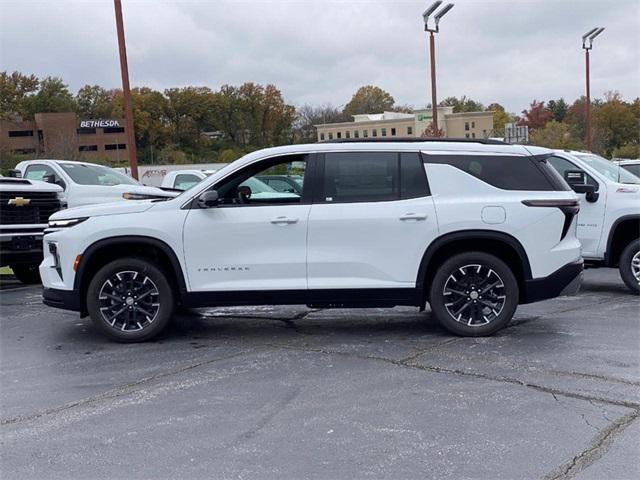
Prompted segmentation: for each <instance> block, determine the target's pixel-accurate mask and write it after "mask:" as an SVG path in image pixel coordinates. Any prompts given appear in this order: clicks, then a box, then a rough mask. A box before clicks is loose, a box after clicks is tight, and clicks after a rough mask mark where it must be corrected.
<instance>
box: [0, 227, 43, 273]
mask: <svg viewBox="0 0 640 480" xmlns="http://www.w3.org/2000/svg"><path fill="white" fill-rule="evenodd" d="M42 256H43V254H42V234H39V235H38V234H31V235H28V234H27V235H17V234H15V235H2V236H0V257H2V265H3V266H4V265H17V264H25V263H26V264H36V265H37V264H39V263H40V262H41V261H42Z"/></svg>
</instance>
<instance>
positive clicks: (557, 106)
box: [547, 98, 569, 122]
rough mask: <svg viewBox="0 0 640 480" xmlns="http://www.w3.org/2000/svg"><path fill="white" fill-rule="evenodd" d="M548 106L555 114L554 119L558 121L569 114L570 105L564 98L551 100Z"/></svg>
mask: <svg viewBox="0 0 640 480" xmlns="http://www.w3.org/2000/svg"><path fill="white" fill-rule="evenodd" d="M547 108H548V109H549V111H550V112H551V113H552V114H553V119H554V120H555V121H556V122H561V121H563V120H564V117H565V116H566V115H567V110H568V109H569V105H567V102H565V101H564V98H559V99H558V100H549V101H548V102H547Z"/></svg>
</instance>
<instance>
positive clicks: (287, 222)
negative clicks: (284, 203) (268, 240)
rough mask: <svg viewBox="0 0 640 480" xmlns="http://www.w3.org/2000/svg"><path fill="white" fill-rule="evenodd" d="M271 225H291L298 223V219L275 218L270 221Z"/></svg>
mask: <svg viewBox="0 0 640 480" xmlns="http://www.w3.org/2000/svg"><path fill="white" fill-rule="evenodd" d="M271 223H273V224H274V225H291V224H292V223H298V219H297V218H289V217H276V218H272V219H271Z"/></svg>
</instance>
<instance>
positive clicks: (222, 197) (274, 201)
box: [213, 155, 307, 207]
mask: <svg viewBox="0 0 640 480" xmlns="http://www.w3.org/2000/svg"><path fill="white" fill-rule="evenodd" d="M306 166H307V157H306V155H291V156H286V157H278V158H276V159H268V160H263V161H261V162H258V163H257V164H254V165H251V166H249V167H247V168H245V169H243V170H242V171H241V172H239V173H237V174H235V175H233V176H232V177H231V178H225V179H224V180H222V181H221V183H219V184H216V185H215V186H214V187H213V188H214V189H215V190H217V191H218V196H219V204H220V205H221V206H234V207H241V206H256V205H280V204H289V203H292V204H295V203H300V202H301V201H302V194H299V193H295V190H296V188H295V187H294V186H293V185H290V184H289V185H288V186H287V187H285V190H287V191H279V190H278V189H277V188H274V186H271V185H270V184H269V183H271V181H272V180H276V179H282V178H283V177H285V178H292V179H295V180H294V182H295V183H296V184H297V185H298V186H299V187H298V188H299V191H300V192H302V191H304V176H305V171H306ZM267 182H269V183H267ZM291 190H294V192H292V191H291Z"/></svg>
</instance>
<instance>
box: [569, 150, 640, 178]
mask: <svg viewBox="0 0 640 480" xmlns="http://www.w3.org/2000/svg"><path fill="white" fill-rule="evenodd" d="M575 156H576V157H578V158H579V159H580V160H582V161H583V162H585V163H586V164H587V165H589V166H590V167H591V168H593V169H594V170H595V171H596V172H598V173H599V174H601V175H604V176H605V177H606V178H608V179H609V180H611V181H613V182H618V183H634V184H640V178H638V177H636V176H635V175H634V174H633V173H631V172H629V171H627V170H625V169H624V168H621V167H620V166H619V165H616V164H615V163H612V162H610V161H609V160H607V159H606V158H602V157H600V156H599V155H593V154H591V153H579V154H575Z"/></svg>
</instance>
